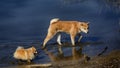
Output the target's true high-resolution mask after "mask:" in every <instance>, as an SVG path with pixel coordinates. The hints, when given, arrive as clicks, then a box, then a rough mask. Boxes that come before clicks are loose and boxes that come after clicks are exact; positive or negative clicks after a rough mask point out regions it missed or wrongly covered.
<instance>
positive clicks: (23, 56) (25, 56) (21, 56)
mask: <svg viewBox="0 0 120 68" xmlns="http://www.w3.org/2000/svg"><path fill="white" fill-rule="evenodd" d="M35 53H37V51H36V49H35V47H30V48H28V49H24V48H23V47H21V46H19V47H18V48H17V49H16V51H15V52H14V55H13V57H14V58H15V59H18V60H26V61H28V62H31V60H32V59H33V58H34V57H35V55H34V54H35Z"/></svg>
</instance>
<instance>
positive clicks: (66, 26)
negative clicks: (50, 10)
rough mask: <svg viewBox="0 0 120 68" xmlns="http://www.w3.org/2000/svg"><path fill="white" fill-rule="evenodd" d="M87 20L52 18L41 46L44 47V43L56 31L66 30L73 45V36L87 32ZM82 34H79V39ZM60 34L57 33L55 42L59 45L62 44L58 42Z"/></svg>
mask: <svg viewBox="0 0 120 68" xmlns="http://www.w3.org/2000/svg"><path fill="white" fill-rule="evenodd" d="M88 27H89V24H88V22H79V21H61V20H59V18H54V19H52V20H51V21H50V26H49V28H48V34H47V36H46V38H45V40H44V43H43V48H45V45H46V43H47V42H48V41H49V40H50V39H51V38H52V37H53V36H54V35H55V34H56V33H58V32H66V33H68V34H70V37H71V42H72V45H75V42H74V38H75V36H76V35H77V34H78V33H80V32H84V33H88ZM81 38H82V36H80V38H79V41H80V39H81ZM60 39H61V35H60V34H59V35H58V38H57V42H58V44H59V45H62V44H61V42H60Z"/></svg>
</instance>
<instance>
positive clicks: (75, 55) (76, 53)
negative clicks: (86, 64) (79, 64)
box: [44, 47, 87, 62]
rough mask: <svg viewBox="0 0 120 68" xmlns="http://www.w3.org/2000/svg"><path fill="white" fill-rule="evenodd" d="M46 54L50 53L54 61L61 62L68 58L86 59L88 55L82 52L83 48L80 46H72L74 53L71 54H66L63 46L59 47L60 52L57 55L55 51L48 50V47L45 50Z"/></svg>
mask: <svg viewBox="0 0 120 68" xmlns="http://www.w3.org/2000/svg"><path fill="white" fill-rule="evenodd" d="M44 51H45V53H46V54H48V56H49V58H50V59H51V61H52V62H60V61H67V60H79V59H84V58H85V59H86V57H87V56H85V55H84V54H82V48H81V47H79V49H77V47H72V50H71V51H70V52H71V53H72V54H71V55H70V56H65V53H63V51H62V47H58V54H57V55H55V54H54V53H53V52H50V51H48V50H47V49H45V50H44Z"/></svg>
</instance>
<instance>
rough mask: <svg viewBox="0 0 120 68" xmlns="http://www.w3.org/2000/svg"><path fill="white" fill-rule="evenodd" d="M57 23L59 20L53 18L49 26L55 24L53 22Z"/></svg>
mask: <svg viewBox="0 0 120 68" xmlns="http://www.w3.org/2000/svg"><path fill="white" fill-rule="evenodd" d="M57 21H59V18H54V19H52V20H51V21H50V24H53V23H55V22H57Z"/></svg>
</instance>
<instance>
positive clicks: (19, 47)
mask: <svg viewBox="0 0 120 68" xmlns="http://www.w3.org/2000/svg"><path fill="white" fill-rule="evenodd" d="M19 49H24V47H22V46H18V47H17V49H16V50H19Z"/></svg>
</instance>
